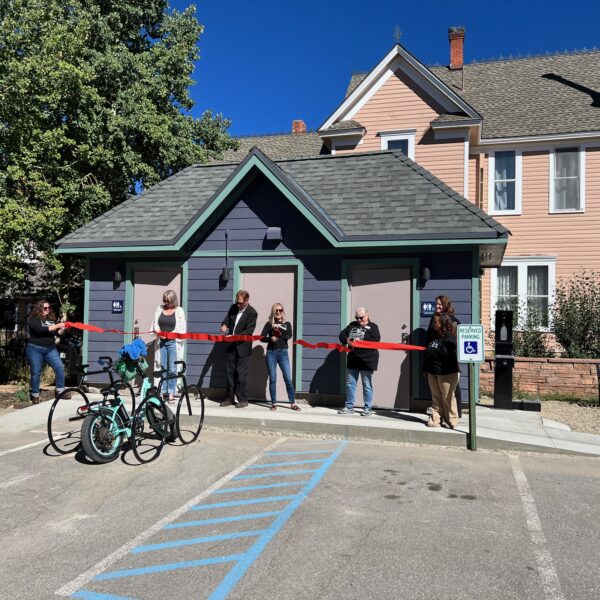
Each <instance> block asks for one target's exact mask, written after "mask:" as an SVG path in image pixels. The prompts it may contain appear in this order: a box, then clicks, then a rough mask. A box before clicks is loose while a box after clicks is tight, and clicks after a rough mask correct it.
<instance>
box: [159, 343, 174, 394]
mask: <svg viewBox="0 0 600 600" xmlns="http://www.w3.org/2000/svg"><path fill="white" fill-rule="evenodd" d="M176 360H177V340H165V339H161V340H160V366H161V367H162V368H163V369H166V370H167V372H166V375H175V373H177V369H176V368H175V361H176ZM176 389H177V379H168V380H167V381H163V384H162V388H161V390H160V391H161V393H163V394H169V395H173V394H175V390H176Z"/></svg>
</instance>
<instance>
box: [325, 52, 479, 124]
mask: <svg viewBox="0 0 600 600" xmlns="http://www.w3.org/2000/svg"><path fill="white" fill-rule="evenodd" d="M399 68H404V69H405V70H406V71H407V72H408V73H409V75H410V76H411V77H412V78H413V79H415V80H416V81H417V83H419V84H420V85H421V86H422V87H423V88H424V89H425V90H426V91H427V92H429V93H430V94H431V95H432V97H434V98H435V99H436V100H438V101H440V102H441V103H442V105H445V107H446V108H447V110H448V112H463V113H465V114H466V115H467V116H469V117H472V118H473V119H480V118H481V115H479V113H478V112H477V111H476V110H475V109H474V108H473V107H472V106H471V105H469V104H468V103H467V102H465V101H464V100H463V99H462V98H461V97H460V96H459V95H458V94H456V92H454V91H453V90H452V89H451V88H450V87H448V86H447V85H446V84H445V83H444V82H443V81H442V80H441V79H439V78H438V77H437V76H436V75H434V74H433V73H432V72H431V71H430V70H429V69H428V68H427V67H426V66H425V65H424V64H423V63H421V62H420V61H418V60H417V59H416V58H415V57H414V56H413V55H412V54H411V53H410V52H408V51H407V50H406V49H405V48H403V47H402V46H400V45H399V44H397V45H395V46H394V47H393V48H392V49H391V50H390V51H389V52H388V53H387V54H386V56H385V57H384V58H383V59H382V60H381V61H380V62H379V63H378V64H377V65H376V66H375V68H373V69H372V70H371V72H370V73H369V74H368V75H367V76H366V77H365V78H364V79H363V80H362V82H361V83H360V84H359V85H358V86H357V87H356V89H355V90H354V91H353V92H352V93H351V94H350V95H349V96H348V97H347V98H345V99H344V100H343V101H342V103H341V104H340V106H338V108H337V109H336V110H335V111H334V112H333V114H332V115H331V116H330V117H329V118H328V119H327V120H326V121H325V122H324V123H323V124H322V125H321V127H319V129H318V131H319V133H320V132H321V131H324V130H327V129H328V128H329V127H331V126H332V125H333V124H334V123H336V122H338V121H344V120H349V119H351V118H352V117H353V116H354V113H353V112H352V111H353V109H355V108H356V106H357V105H360V102H361V100H363V99H364V98H365V97H366V96H368V95H369V93H370V92H372V90H376V89H378V88H379V87H380V86H381V85H382V84H383V83H384V82H385V81H386V80H387V78H389V77H390V76H391V75H392V74H393V73H395V72H396V71H397V70H398V69H399Z"/></svg>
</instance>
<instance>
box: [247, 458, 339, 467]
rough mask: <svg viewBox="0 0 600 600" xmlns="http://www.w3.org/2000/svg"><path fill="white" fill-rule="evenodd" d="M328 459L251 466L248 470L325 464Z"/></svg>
mask: <svg viewBox="0 0 600 600" xmlns="http://www.w3.org/2000/svg"><path fill="white" fill-rule="evenodd" d="M326 460H327V459H326V458H311V459H310V460H290V461H289V462H282V463H264V464H262V465H250V466H249V467H246V468H247V469H267V468H268V467H287V466H288V465H310V464H314V463H322V462H325V461H326Z"/></svg>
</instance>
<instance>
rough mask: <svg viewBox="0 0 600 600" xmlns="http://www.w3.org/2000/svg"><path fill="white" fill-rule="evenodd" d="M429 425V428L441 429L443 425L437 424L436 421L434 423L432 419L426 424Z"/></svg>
mask: <svg viewBox="0 0 600 600" xmlns="http://www.w3.org/2000/svg"><path fill="white" fill-rule="evenodd" d="M425 424H426V425H427V427H441V425H440V424H439V423H436V422H435V421H432V420H431V419H429V421H427V423H425Z"/></svg>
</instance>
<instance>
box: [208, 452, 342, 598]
mask: <svg viewBox="0 0 600 600" xmlns="http://www.w3.org/2000/svg"><path fill="white" fill-rule="evenodd" d="M347 445H348V442H347V441H345V442H342V443H341V444H340V445H339V446H338V448H337V449H336V450H335V451H334V452H333V453H332V454H331V456H330V457H329V459H328V460H327V462H326V463H325V464H323V466H322V467H321V468H320V469H319V470H318V471H317V472H316V473H315V474H314V475H313V476H312V477H311V479H310V480H309V481H308V482H307V484H306V487H304V489H302V490H301V492H300V493H299V494H298V495H297V496H296V497H295V498H294V499H293V500H292V501H291V502H290V503H289V504H288V506H287V507H286V508H285V510H283V511H282V512H281V514H280V515H279V516H278V517H277V519H275V521H273V523H272V524H271V526H270V527H269V528H268V530H267V531H268V532H267V533H265V534H264V535H262V536H260V538H259V539H258V540H256V542H255V543H254V544H253V545H252V546H251V547H250V548H249V549H248V550H247V551H246V552H245V553H244V554H243V555H242V558H240V560H239V561H238V562H237V563H236V564H235V565H234V566H233V568H232V569H231V570H230V571H229V573H228V574H227V575H226V576H225V577H224V578H223V580H222V581H221V583H220V584H219V585H218V586H217V588H216V589H215V591H214V592H213V593H212V594H211V595H210V596H209V600H225V598H227V596H228V595H229V593H230V592H231V590H232V589H233V588H234V587H235V586H236V585H237V583H238V581H239V580H240V579H241V578H242V577H243V576H244V574H245V573H246V571H247V570H248V568H249V567H250V565H252V563H253V562H254V561H255V560H256V559H257V558H258V557H259V556H260V554H261V553H262V551H263V550H264V549H265V547H266V546H267V544H268V543H269V542H270V541H271V540H272V539H273V537H274V536H275V535H276V534H277V532H278V531H279V530H280V529H281V528H282V527H283V525H284V524H285V522H286V521H287V520H288V519H289V518H290V517H291V516H292V514H294V512H295V511H296V509H297V508H298V507H299V506H300V504H302V502H303V501H304V499H305V498H306V496H307V495H308V494H309V493H310V492H311V491H312V490H313V489H314V487H315V486H316V485H317V483H319V481H320V480H321V479H322V478H323V476H324V475H325V473H327V471H328V470H329V468H330V467H331V465H332V464H333V463H334V462H335V461H336V460H337V458H338V457H339V455H340V454H341V453H342V451H343V450H344V448H346V446H347Z"/></svg>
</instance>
